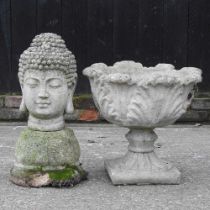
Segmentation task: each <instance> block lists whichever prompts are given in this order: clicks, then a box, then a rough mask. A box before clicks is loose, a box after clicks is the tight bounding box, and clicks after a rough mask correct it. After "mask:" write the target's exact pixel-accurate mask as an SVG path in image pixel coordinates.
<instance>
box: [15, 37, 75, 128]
mask: <svg viewBox="0 0 210 210" xmlns="http://www.w3.org/2000/svg"><path fill="white" fill-rule="evenodd" d="M18 77H19V82H20V85H21V89H22V95H23V97H22V102H21V105H20V110H21V111H27V110H28V112H29V120H28V126H29V127H31V128H32V129H35V130H43V131H51V130H60V129H62V128H63V127H64V118H63V115H64V112H66V113H68V114H69V113H72V112H73V111H74V108H73V103H72V97H73V93H74V90H75V86H76V81H77V73H76V60H75V57H74V55H73V54H72V53H71V52H70V51H69V50H68V49H67V48H66V45H65V42H64V40H63V39H62V38H61V36H59V35H57V34H53V33H43V34H40V35H37V36H35V38H34V39H33V40H32V43H31V45H30V47H29V48H28V49H27V50H25V51H24V52H23V53H22V54H21V56H20V60H19V72H18Z"/></svg>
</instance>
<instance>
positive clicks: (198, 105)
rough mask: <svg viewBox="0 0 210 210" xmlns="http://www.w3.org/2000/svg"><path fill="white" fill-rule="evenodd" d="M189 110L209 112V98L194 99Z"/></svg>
mask: <svg viewBox="0 0 210 210" xmlns="http://www.w3.org/2000/svg"><path fill="white" fill-rule="evenodd" d="M191 109H194V110H210V98H194V99H193V100H192V104H191Z"/></svg>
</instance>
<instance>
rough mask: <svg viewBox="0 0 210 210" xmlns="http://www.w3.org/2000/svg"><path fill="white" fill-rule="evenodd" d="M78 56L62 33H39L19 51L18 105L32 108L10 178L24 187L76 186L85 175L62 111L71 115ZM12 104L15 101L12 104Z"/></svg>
mask: <svg viewBox="0 0 210 210" xmlns="http://www.w3.org/2000/svg"><path fill="white" fill-rule="evenodd" d="M76 70H77V69H76V60H75V57H74V55H73V54H72V53H71V52H70V51H69V50H68V49H67V47H66V45H65V42H64V40H63V39H62V38H61V36H59V35H57V34H53V33H43V34H40V35H37V36H35V38H34V39H33V41H32V43H31V44H30V47H29V48H28V49H26V50H25V51H24V52H23V53H22V54H21V56H20V60H19V71H18V77H19V82H20V85H21V90H22V94H23V97H22V101H21V104H20V110H21V111H22V112H24V113H25V112H27V111H28V113H29V117H28V128H27V129H26V130H24V131H23V132H22V133H21V135H20V137H19V139H18V141H17V144H16V149H15V157H16V160H15V163H14V166H13V168H12V170H11V178H10V180H11V181H12V182H13V183H15V184H17V185H21V186H30V187H42V186H53V187H54V186H58V187H62V186H73V185H74V184H77V183H79V182H80V181H81V180H83V179H84V178H86V173H85V172H84V170H83V169H82V168H81V166H79V165H78V163H79V157H80V148H79V144H78V141H77V139H76V138H75V136H74V134H73V131H72V130H70V129H65V121H64V112H65V113H66V114H72V113H73V111H74V107H73V102H72V98H73V94H74V91H75V87H76V81H77V73H76ZM8 105H9V106H14V104H12V103H9V98H8Z"/></svg>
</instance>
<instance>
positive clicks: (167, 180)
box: [104, 160, 181, 185]
mask: <svg viewBox="0 0 210 210" xmlns="http://www.w3.org/2000/svg"><path fill="white" fill-rule="evenodd" d="M104 165H105V169H106V171H107V172H108V175H109V177H110V179H111V181H112V183H113V184H114V185H129V184H135V185H145V184H180V179H181V173H180V172H179V170H178V169H177V168H175V167H172V168H170V169H169V170H164V169H158V170H141V169H139V170H134V169H127V168H126V167H125V169H122V167H117V165H116V162H115V160H106V161H105V163H104Z"/></svg>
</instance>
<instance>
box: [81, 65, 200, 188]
mask: <svg viewBox="0 0 210 210" xmlns="http://www.w3.org/2000/svg"><path fill="white" fill-rule="evenodd" d="M83 74H84V75H86V76H87V77H88V78H89V80H90V84H91V90H92V94H93V98H94V101H95V104H96V106H97V107H98V109H99V110H100V112H101V114H102V115H103V117H104V118H105V119H107V120H108V121H109V122H111V123H114V124H117V125H119V126H123V127H127V128H129V129H130V131H129V132H128V133H127V134H126V138H127V140H128V141H129V146H128V152H127V153H126V154H125V155H124V156H123V157H120V158H116V159H113V160H106V161H105V168H106V170H107V172H108V174H109V177H110V178H111V181H112V183H113V184H115V185H117V184H179V183H180V175H181V174H180V172H179V171H178V169H177V168H175V167H174V166H173V165H171V164H170V163H168V162H165V161H163V160H161V159H160V158H158V157H157V155H156V154H155V152H154V141H155V140H156V139H157V135H156V134H155V132H154V128H156V127H162V126H166V125H169V124H172V123H174V122H175V121H176V120H177V119H178V118H179V117H180V116H181V115H182V114H183V113H184V112H185V111H186V109H187V108H188V106H189V105H190V103H191V100H192V98H193V88H194V85H195V84H196V83H198V82H201V70H200V69H197V68H194V67H184V68H182V69H180V70H176V69H175V68H174V66H173V65H170V64H158V65H156V66H155V67H148V68H147V67H143V66H142V64H141V63H136V62H133V61H121V62H117V63H115V64H114V65H113V66H107V65H105V64H103V63H96V64H93V65H91V66H90V67H88V68H86V69H84V71H83Z"/></svg>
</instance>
